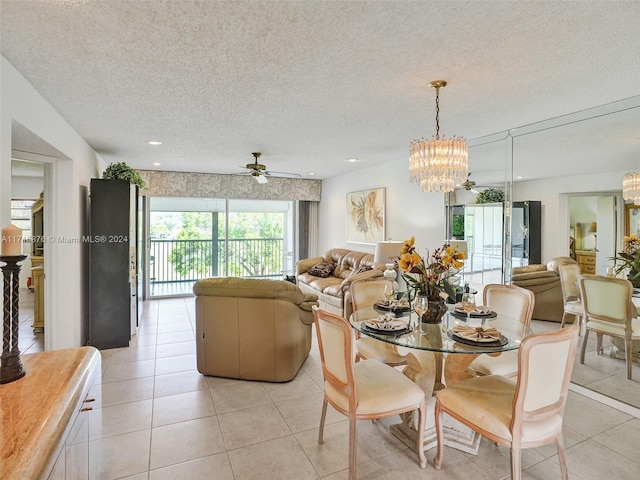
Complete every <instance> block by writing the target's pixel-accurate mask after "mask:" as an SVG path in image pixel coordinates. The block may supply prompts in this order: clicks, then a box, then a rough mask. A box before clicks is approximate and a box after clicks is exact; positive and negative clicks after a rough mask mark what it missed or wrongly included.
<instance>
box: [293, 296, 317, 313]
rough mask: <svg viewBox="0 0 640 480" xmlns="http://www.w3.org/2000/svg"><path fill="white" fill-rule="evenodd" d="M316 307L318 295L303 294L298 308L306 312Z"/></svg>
mask: <svg viewBox="0 0 640 480" xmlns="http://www.w3.org/2000/svg"><path fill="white" fill-rule="evenodd" d="M314 305H315V306H316V307H317V306H318V295H316V294H315V293H305V294H304V297H303V298H302V301H301V302H300V303H299V304H298V307H299V308H301V309H302V310H306V311H308V312H312V311H313V306H314Z"/></svg>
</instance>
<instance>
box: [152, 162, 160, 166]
mask: <svg viewBox="0 0 640 480" xmlns="http://www.w3.org/2000/svg"><path fill="white" fill-rule="evenodd" d="M152 165H154V166H156V167H158V166H160V165H162V164H161V163H160V162H153V164H152Z"/></svg>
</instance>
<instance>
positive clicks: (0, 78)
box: [0, 57, 104, 350]
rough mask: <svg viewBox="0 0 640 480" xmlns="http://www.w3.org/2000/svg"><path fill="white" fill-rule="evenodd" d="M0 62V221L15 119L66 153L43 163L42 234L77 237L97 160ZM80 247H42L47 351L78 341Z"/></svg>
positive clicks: (5, 216)
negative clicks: (45, 170)
mask: <svg viewBox="0 0 640 480" xmlns="http://www.w3.org/2000/svg"><path fill="white" fill-rule="evenodd" d="M0 62H1V63H0V103H1V104H2V109H1V112H0V225H7V224H8V223H9V222H10V218H11V125H12V122H13V121H16V122H18V123H20V124H21V125H23V126H24V127H26V128H27V129H29V130H30V131H31V132H33V133H34V134H35V135H37V136H39V137H40V138H42V139H43V140H44V141H46V142H47V143H49V144H50V145H51V146H53V147H54V148H56V149H57V150H58V151H60V152H62V153H63V154H64V155H65V156H66V157H67V158H66V159H57V160H56V159H54V160H53V161H52V163H51V164H49V165H48V166H46V168H47V172H48V173H49V175H48V179H47V181H46V182H45V183H46V185H45V192H47V191H48V194H47V195H46V197H47V200H46V203H45V218H47V223H46V224H45V235H46V236H51V237H54V238H55V237H58V236H65V237H81V236H82V234H83V227H84V218H85V207H86V188H87V186H88V184H89V180H90V178H91V177H93V176H96V174H97V167H98V164H100V162H102V159H101V158H100V157H99V156H98V155H97V154H96V152H95V151H93V150H92V149H91V147H90V146H89V145H88V144H87V142H86V141H84V140H83V139H82V137H80V135H79V134H78V133H77V132H76V131H75V130H74V129H73V128H72V127H71V126H70V125H69V124H68V123H67V122H66V121H65V120H64V119H63V118H62V117H61V116H60V114H59V113H58V112H56V111H55V110H54V108H53V107H52V106H51V105H50V104H49V103H48V102H47V101H46V100H45V99H44V98H43V97H42V95H40V94H39V93H38V92H37V91H36V90H35V89H34V88H33V87H32V86H31V84H29V82H28V81H27V80H26V79H25V78H24V77H23V76H22V75H21V74H20V73H19V72H18V71H17V70H16V69H15V68H14V67H13V66H12V65H11V64H10V63H9V62H8V61H7V60H6V59H5V58H4V57H0ZM102 164H104V162H102ZM82 249H83V246H82V245H81V244H77V243H56V242H51V243H48V244H47V245H46V246H45V271H46V277H45V292H46V294H45V324H46V326H45V348H46V349H47V350H52V349H59V348H67V347H77V346H80V345H82V344H83V342H84V338H85V334H86V331H85V320H86V318H83V315H82V312H83V308H84V305H85V302H86V298H85V297H86V295H85V294H84V289H85V285H86V278H84V276H85V273H84V267H85V265H84V264H83V255H82V251H83V250H82Z"/></svg>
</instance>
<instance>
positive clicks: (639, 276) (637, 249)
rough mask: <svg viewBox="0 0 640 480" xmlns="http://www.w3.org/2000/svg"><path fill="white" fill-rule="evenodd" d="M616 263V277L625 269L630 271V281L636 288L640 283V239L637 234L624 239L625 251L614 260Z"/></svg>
mask: <svg viewBox="0 0 640 480" xmlns="http://www.w3.org/2000/svg"><path fill="white" fill-rule="evenodd" d="M613 259H614V260H615V261H616V262H620V263H618V264H617V265H616V270H615V272H616V275H617V274H619V273H620V272H622V271H623V270H625V269H628V270H629V280H631V282H632V283H634V286H635V285H637V284H638V283H640V238H638V235H636V234H635V233H632V234H631V235H629V236H626V235H625V237H624V249H623V251H622V252H619V253H618V256H617V257H614V258H613Z"/></svg>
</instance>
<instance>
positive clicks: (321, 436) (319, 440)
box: [318, 397, 327, 445]
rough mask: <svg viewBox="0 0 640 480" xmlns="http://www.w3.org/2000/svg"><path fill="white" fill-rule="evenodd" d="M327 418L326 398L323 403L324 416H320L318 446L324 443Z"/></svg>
mask: <svg viewBox="0 0 640 480" xmlns="http://www.w3.org/2000/svg"><path fill="white" fill-rule="evenodd" d="M326 416H327V397H324V399H323V401H322V414H321V415H320V428H319V429H318V445H322V444H323V443H324V439H323V437H324V420H325V417H326Z"/></svg>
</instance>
